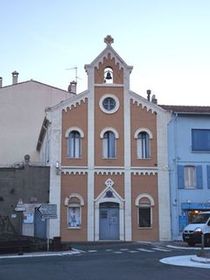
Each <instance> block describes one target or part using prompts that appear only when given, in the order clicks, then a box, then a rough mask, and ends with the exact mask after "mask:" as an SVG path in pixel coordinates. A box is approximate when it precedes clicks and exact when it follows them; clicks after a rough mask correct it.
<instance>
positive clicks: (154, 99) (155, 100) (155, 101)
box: [152, 94, 157, 104]
mask: <svg viewBox="0 0 210 280" xmlns="http://www.w3.org/2000/svg"><path fill="white" fill-rule="evenodd" d="M152 103H154V104H157V98H156V96H155V95H154V94H153V96H152Z"/></svg>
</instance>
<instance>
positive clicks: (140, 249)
mask: <svg viewBox="0 0 210 280" xmlns="http://www.w3.org/2000/svg"><path fill="white" fill-rule="evenodd" d="M136 250H138V251H141V252H147V253H154V251H153V250H149V249H143V248H137V249H136Z"/></svg>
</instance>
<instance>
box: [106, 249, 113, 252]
mask: <svg viewBox="0 0 210 280" xmlns="http://www.w3.org/2000/svg"><path fill="white" fill-rule="evenodd" d="M105 251H106V252H112V251H113V249H106V250H105Z"/></svg>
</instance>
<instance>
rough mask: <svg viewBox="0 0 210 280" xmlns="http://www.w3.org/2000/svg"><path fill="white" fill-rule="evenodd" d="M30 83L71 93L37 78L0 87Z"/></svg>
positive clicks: (2, 88)
mask: <svg viewBox="0 0 210 280" xmlns="http://www.w3.org/2000/svg"><path fill="white" fill-rule="evenodd" d="M29 83H34V84H39V85H42V86H44V87H49V88H52V89H56V90H59V91H62V92H64V93H69V92H68V91H67V90H64V89H61V88H58V87H55V86H51V85H48V84H45V83H42V82H39V81H36V80H33V79H31V80H28V81H23V82H18V83H16V84H11V85H7V86H3V87H1V88H0V91H1V90H4V89H5V88H9V87H17V86H19V85H24V84H29ZM69 94H70V93H69Z"/></svg>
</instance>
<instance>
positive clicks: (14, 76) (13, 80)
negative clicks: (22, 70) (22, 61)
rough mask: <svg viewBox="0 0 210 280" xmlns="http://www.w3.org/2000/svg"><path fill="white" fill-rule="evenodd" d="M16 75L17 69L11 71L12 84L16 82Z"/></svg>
mask: <svg viewBox="0 0 210 280" xmlns="http://www.w3.org/2000/svg"><path fill="white" fill-rule="evenodd" d="M18 75H19V73H18V72H17V71H14V72H12V84H13V85H15V84H17V83H18Z"/></svg>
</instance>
